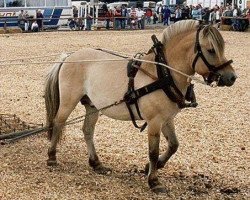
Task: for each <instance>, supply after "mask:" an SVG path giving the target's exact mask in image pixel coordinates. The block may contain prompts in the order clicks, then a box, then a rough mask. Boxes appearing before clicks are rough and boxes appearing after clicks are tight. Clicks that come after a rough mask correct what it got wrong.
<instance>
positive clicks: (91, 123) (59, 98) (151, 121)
mask: <svg viewBox="0 0 250 200" xmlns="http://www.w3.org/2000/svg"><path fill="white" fill-rule="evenodd" d="M161 42H162V48H161V49H162V54H161V53H159V52H158V53H157V52H155V51H154V49H155V48H157V47H156V46H155V47H153V48H152V50H150V51H149V52H148V53H147V54H146V55H143V56H142V57H141V59H144V60H148V61H155V60H156V61H162V60H165V61H166V63H167V64H168V65H169V66H171V67H172V68H175V69H176V70H179V71H181V72H182V73H184V74H187V75H194V74H195V73H197V74H199V75H201V76H203V78H204V80H205V81H206V82H207V83H208V84H210V83H211V82H213V81H217V83H218V86H232V85H233V84H234V82H235V80H236V75H235V72H234V70H233V68H232V66H231V63H232V61H231V60H230V61H228V60H227V59H226V58H225V56H224V44H225V43H224V40H223V38H222V36H221V34H220V33H219V31H218V30H217V29H215V28H214V27H212V26H203V27H201V26H200V25H199V22H198V21H194V20H187V21H180V22H178V23H175V24H173V25H171V26H169V27H167V28H166V29H165V30H164V31H163V38H162V41H161ZM159 54H161V55H163V57H162V56H159ZM156 57H157V59H156ZM117 58H119V57H117V55H114V54H110V53H108V52H105V51H101V50H97V49H90V48H85V49H82V50H80V51H77V52H75V53H73V54H71V55H70V56H68V57H65V61H68V62H65V63H63V64H56V65H55V66H54V67H53V69H52V70H51V72H50V73H49V74H48V76H47V82H46V88H45V101H46V110H47V125H48V126H49V127H50V130H49V131H48V132H49V138H50V139H51V146H50V148H49V150H48V157H49V158H48V160H47V164H48V165H56V163H57V161H56V147H57V144H58V141H59V140H60V136H61V134H62V129H63V127H64V125H65V122H66V120H67V118H68V117H69V115H70V113H71V112H72V111H73V109H74V108H75V106H76V105H77V104H78V102H79V101H81V102H82V103H83V104H84V106H85V108H86V116H85V121H84V124H83V128H82V130H83V133H84V138H85V141H86V144H87V149H88V155H89V164H90V166H91V167H92V168H93V169H94V170H95V171H96V172H98V173H104V174H105V173H106V172H107V171H109V170H110V169H108V168H106V167H104V166H103V164H102V163H101V161H100V159H99V157H98V156H97V153H96V149H95V145H94V142H93V134H94V129H95V124H96V122H97V120H98V116H99V112H100V109H101V108H103V107H105V106H108V105H113V106H110V107H107V108H106V109H102V111H101V112H102V113H103V114H104V115H106V116H108V117H110V118H113V119H118V120H128V121H129V120H132V121H133V122H134V123H135V120H140V119H141V118H143V119H144V120H145V121H146V122H147V125H148V129H147V135H148V148H149V163H148V164H147V165H146V168H145V169H146V171H147V174H148V184H149V187H150V188H151V189H152V191H154V192H156V193H159V192H166V188H165V187H164V186H163V185H162V184H161V183H160V181H159V180H158V177H157V170H158V169H160V168H163V167H164V166H165V164H166V162H167V161H168V160H169V159H170V157H171V156H172V155H173V154H174V153H175V152H176V151H177V148H178V145H179V144H178V140H177V137H176V134H175V126H174V122H173V119H174V117H175V115H176V114H177V113H178V112H180V111H181V108H183V107H185V104H183V98H182V97H185V95H186V93H187V91H188V88H189V86H190V80H189V79H187V77H185V76H183V75H182V74H179V73H178V72H176V71H172V70H170V71H169V72H168V73H165V74H164V73H163V77H159V76H160V75H161V74H162V73H159V71H160V70H158V67H159V66H157V65H155V64H152V63H146V62H142V63H139V64H138V62H137V63H136V65H132V66H137V68H140V69H142V70H139V71H138V72H137V74H136V76H135V74H134V76H135V77H134V76H133V77H134V78H133V77H130V78H129V77H128V76H127V65H128V61H127V60H125V59H124V61H112V62H82V63H72V62H71V63H70V61H79V60H95V59H96V60H100V59H104V60H105V59H117ZM138 66H139V67H138ZM132 68H133V67H132ZM163 68H164V69H165V67H162V68H160V69H161V70H163V71H164V69H163ZM145 71H146V72H147V74H145ZM165 71H166V70H165ZM148 74H151V76H149V75H148ZM153 77H157V79H158V80H166V82H164V81H161V82H160V83H157V84H158V85H157V84H156V86H155V85H154V90H152V91H151V92H148V93H145V94H144V95H139V97H138V98H137V99H135V101H134V102H132V103H129V101H126V100H125V101H124V102H123V103H119V104H115V105H114V102H117V101H119V100H121V99H123V100H124V99H126V98H124V95H125V94H128V93H129V94H132V96H133V95H135V96H136V94H137V92H136V91H137V89H138V88H144V89H142V90H145V91H147V90H148V89H150V88H151V87H145V86H149V85H150V84H152V83H154V82H155V81H156V80H154V78H153ZM165 77H170V78H167V79H165ZM131 80H134V82H133V84H132V85H133V87H132V88H130V92H128V82H130V81H131ZM169 80H170V81H169ZM152 87H153V86H152ZM139 92H141V91H139ZM139 92H138V93H139ZM169 93H170V95H169ZM125 96H126V95H125ZM128 96H129V95H128ZM171 96H172V97H171ZM173 96H174V97H175V98H173ZM130 97H131V96H130ZM131 98H132V97H131ZM131 98H130V100H131ZM132 99H133V98H132ZM176 99H177V100H176ZM184 100H185V99H184ZM135 124H136V123H135ZM161 132H162V133H163V136H164V137H165V138H166V140H167V142H168V148H167V149H166V151H165V152H164V153H163V154H162V155H159V141H160V133H161Z"/></svg>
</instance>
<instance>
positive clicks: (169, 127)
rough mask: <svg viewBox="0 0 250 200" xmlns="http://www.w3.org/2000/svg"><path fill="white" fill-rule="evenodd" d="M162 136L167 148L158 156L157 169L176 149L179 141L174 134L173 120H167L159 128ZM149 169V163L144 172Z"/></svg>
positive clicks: (161, 166) (162, 165) (163, 164)
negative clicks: (166, 142)
mask: <svg viewBox="0 0 250 200" xmlns="http://www.w3.org/2000/svg"><path fill="white" fill-rule="evenodd" d="M161 131H162V133H163V135H164V137H165V138H166V140H167V141H168V149H167V150H166V151H165V152H164V153H163V154H162V155H161V156H160V157H159V159H158V162H157V169H160V168H163V167H164V166H165V164H166V163H167V161H168V160H169V159H170V157H171V156H172V155H173V154H174V153H175V152H176V151H177V149H178V146H179V142H178V139H177V137H176V134H175V127H174V121H173V120H169V121H168V122H166V123H165V124H163V125H162V129H161ZM148 170H149V164H147V165H146V167H145V173H147V172H148Z"/></svg>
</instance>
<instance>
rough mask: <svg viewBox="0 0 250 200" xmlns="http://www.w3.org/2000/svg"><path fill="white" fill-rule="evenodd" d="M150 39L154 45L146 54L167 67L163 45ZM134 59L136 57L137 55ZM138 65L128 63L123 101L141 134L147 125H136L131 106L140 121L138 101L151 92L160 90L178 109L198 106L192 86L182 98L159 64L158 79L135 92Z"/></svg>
mask: <svg viewBox="0 0 250 200" xmlns="http://www.w3.org/2000/svg"><path fill="white" fill-rule="evenodd" d="M151 38H152V40H153V43H154V44H153V46H152V48H151V49H150V50H149V52H148V53H151V52H153V53H154V54H155V62H157V63H161V64H165V65H167V61H166V59H165V55H164V52H163V44H162V43H161V42H160V41H159V40H158V39H157V38H156V36H155V35H152V37H151ZM140 56H141V55H140ZM135 57H138V54H137V55H136V56H135ZM140 65H141V62H139V61H134V60H132V61H130V62H129V63H128V66H127V76H128V78H129V82H128V91H127V92H126V93H125V95H124V101H125V103H126V105H127V108H128V111H129V114H130V117H131V120H132V122H133V124H134V126H135V127H136V128H139V129H140V131H141V132H142V131H143V130H144V129H145V128H146V126H147V123H144V124H143V125H142V126H138V125H137V123H136V121H135V115H134V113H133V111H132V108H131V106H132V105H134V106H135V108H136V112H137V115H138V117H139V118H140V119H143V118H142V116H141V113H140V109H139V106H138V100H139V99H140V98H141V97H143V96H145V95H147V94H149V93H151V92H154V91H156V90H159V89H162V90H163V91H164V93H165V94H166V95H167V96H168V98H169V99H170V100H171V101H173V102H175V103H177V105H178V107H179V108H180V109H182V108H186V107H196V106H197V105H198V104H197V103H196V98H195V94H194V90H193V87H194V85H193V84H190V85H189V87H188V89H187V93H186V95H185V96H184V95H183V94H182V93H181V91H180V90H179V89H178V87H177V86H176V85H175V83H174V81H173V78H172V76H171V73H170V70H169V69H168V68H166V67H164V66H162V65H160V64H156V69H157V77H158V79H157V80H155V81H154V82H152V83H150V84H148V85H146V86H144V87H141V88H139V89H136V90H135V88H134V78H135V76H136V74H137V72H138V70H139V69H140ZM185 101H189V102H190V103H186V102H185Z"/></svg>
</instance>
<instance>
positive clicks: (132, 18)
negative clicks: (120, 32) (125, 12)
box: [129, 7, 137, 29]
mask: <svg viewBox="0 0 250 200" xmlns="http://www.w3.org/2000/svg"><path fill="white" fill-rule="evenodd" d="M129 17H130V29H135V27H136V20H137V19H136V10H135V8H134V7H132V8H131V11H130V15H129Z"/></svg>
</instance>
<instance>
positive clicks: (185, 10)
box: [182, 6, 190, 19]
mask: <svg viewBox="0 0 250 200" xmlns="http://www.w3.org/2000/svg"><path fill="white" fill-rule="evenodd" d="M189 12H190V9H189V7H188V6H185V7H184V8H183V9H182V19H189Z"/></svg>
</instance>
